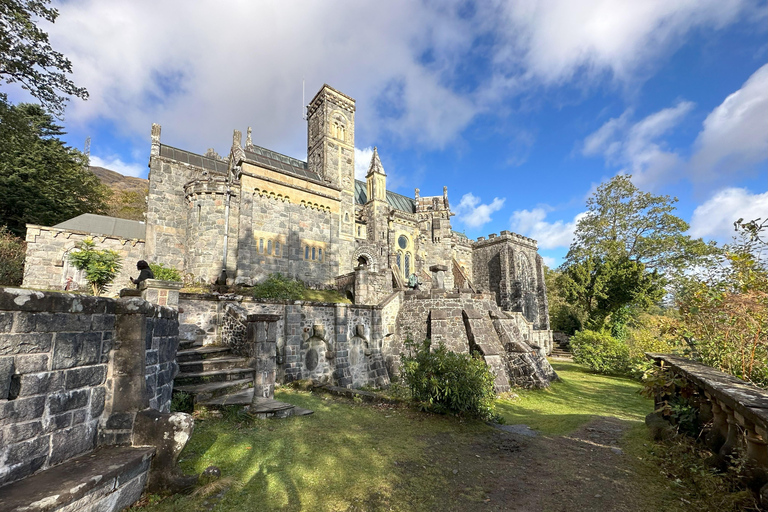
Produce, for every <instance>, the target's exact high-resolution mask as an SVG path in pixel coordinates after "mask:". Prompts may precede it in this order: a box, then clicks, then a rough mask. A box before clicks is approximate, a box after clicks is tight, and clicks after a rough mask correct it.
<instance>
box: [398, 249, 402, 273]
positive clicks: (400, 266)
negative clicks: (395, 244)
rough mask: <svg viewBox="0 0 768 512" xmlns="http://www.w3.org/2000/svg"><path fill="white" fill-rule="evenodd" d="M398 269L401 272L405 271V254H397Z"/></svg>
mask: <svg viewBox="0 0 768 512" xmlns="http://www.w3.org/2000/svg"><path fill="white" fill-rule="evenodd" d="M397 268H399V269H400V270H401V271H402V269H403V253H402V252H398V253H397Z"/></svg>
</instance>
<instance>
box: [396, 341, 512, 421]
mask: <svg viewBox="0 0 768 512" xmlns="http://www.w3.org/2000/svg"><path fill="white" fill-rule="evenodd" d="M405 346H406V349H407V350H408V351H409V354H403V355H402V359H401V361H402V367H401V373H402V376H403V380H404V381H405V383H406V384H407V385H408V386H409V387H410V389H411V396H412V397H413V399H414V400H416V401H418V402H421V403H422V404H423V405H424V406H425V408H427V409H430V410H433V411H435V412H440V413H447V412H451V413H455V414H458V415H462V416H469V417H475V418H481V419H485V420H498V419H499V417H498V416H497V415H496V414H495V412H494V399H495V398H496V395H495V393H494V390H493V382H494V376H493V374H492V373H491V371H490V370H489V369H488V366H487V365H486V364H485V361H483V360H482V359H481V358H480V357H479V356H476V355H474V356H471V355H469V354H457V353H455V352H451V351H450V350H448V349H447V348H445V345H443V344H442V343H441V344H440V345H438V346H437V347H436V348H434V349H432V346H431V342H430V340H424V341H423V342H422V343H415V342H412V341H406V343H405Z"/></svg>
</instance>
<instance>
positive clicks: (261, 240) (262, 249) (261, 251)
mask: <svg viewBox="0 0 768 512" xmlns="http://www.w3.org/2000/svg"><path fill="white" fill-rule="evenodd" d="M259 253H261V254H264V239H263V238H259Z"/></svg>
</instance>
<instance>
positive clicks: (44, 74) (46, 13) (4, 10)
mask: <svg viewBox="0 0 768 512" xmlns="http://www.w3.org/2000/svg"><path fill="white" fill-rule="evenodd" d="M49 3H50V1H49V0H0V78H2V80H4V81H5V82H7V83H13V82H17V83H19V84H21V87H22V89H25V90H27V91H29V93H30V94H31V95H32V96H33V97H34V98H36V99H37V100H38V101H40V103H42V105H43V107H44V108H45V109H46V110H48V111H49V112H51V113H53V114H54V115H56V116H57V117H61V115H62V114H63V112H64V104H65V102H66V101H67V98H66V96H75V97H78V98H82V99H87V98H88V91H86V90H85V89H84V88H82V87H77V86H76V85H75V84H74V83H73V82H72V80H70V79H69V78H68V77H67V75H68V74H69V73H72V63H71V62H70V61H69V60H68V59H67V58H66V57H64V55H62V54H61V53H59V52H57V51H56V50H54V49H53V48H52V47H51V44H50V43H49V42H48V34H47V33H46V32H45V31H43V30H41V29H40V28H39V27H38V26H37V23H38V22H39V21H43V20H44V21H48V22H50V23H54V22H55V21H56V18H57V17H58V16H59V13H58V11H57V10H56V9H54V8H52V7H49V6H48V4H49Z"/></svg>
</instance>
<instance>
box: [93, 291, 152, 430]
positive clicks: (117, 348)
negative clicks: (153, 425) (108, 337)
mask: <svg viewBox="0 0 768 512" xmlns="http://www.w3.org/2000/svg"><path fill="white" fill-rule="evenodd" d="M151 308H152V306H151V305H150V304H148V303H147V302H145V301H143V300H141V299H139V298H123V299H118V301H117V308H116V312H115V313H116V314H115V339H114V342H113V345H112V351H111V354H110V357H109V366H108V367H107V399H106V403H105V405H104V415H103V416H102V425H101V426H100V428H99V440H98V443H99V445H121V444H130V443H131V433H132V429H133V421H134V419H135V417H136V413H137V412H139V411H142V410H144V409H147V408H149V394H148V393H147V383H146V378H145V375H144V374H145V369H146V343H147V341H146V340H147V320H146V318H147V316H148V315H151V313H152V312H151Z"/></svg>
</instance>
